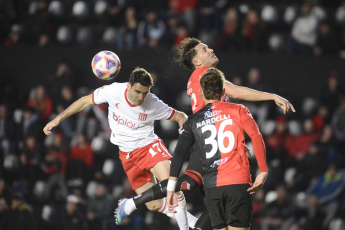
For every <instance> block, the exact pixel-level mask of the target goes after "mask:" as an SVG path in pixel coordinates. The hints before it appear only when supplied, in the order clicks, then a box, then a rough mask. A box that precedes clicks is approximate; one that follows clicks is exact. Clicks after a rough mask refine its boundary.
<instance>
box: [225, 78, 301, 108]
mask: <svg viewBox="0 0 345 230" xmlns="http://www.w3.org/2000/svg"><path fill="white" fill-rule="evenodd" d="M224 88H225V94H226V95H228V96H229V97H232V98H235V99H240V100H245V101H271V100H273V101H274V102H275V103H276V105H278V106H279V107H281V108H282V110H283V112H284V114H286V113H287V112H289V111H290V110H291V111H293V112H295V108H294V107H293V105H292V104H291V103H290V102H289V101H288V100H287V99H285V98H283V97H281V96H279V95H277V94H274V93H267V92H262V91H257V90H254V89H250V88H247V87H243V86H238V85H234V84H232V83H231V82H229V81H225V84H224Z"/></svg>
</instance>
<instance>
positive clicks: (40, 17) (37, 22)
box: [24, 0, 52, 43]
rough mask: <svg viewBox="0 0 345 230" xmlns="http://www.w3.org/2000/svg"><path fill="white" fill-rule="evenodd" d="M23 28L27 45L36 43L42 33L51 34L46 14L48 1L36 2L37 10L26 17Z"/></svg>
mask: <svg viewBox="0 0 345 230" xmlns="http://www.w3.org/2000/svg"><path fill="white" fill-rule="evenodd" d="M24 28H25V40H26V41H28V42H29V43H37V41H39V37H40V35H41V34H42V33H49V32H51V30H52V24H51V23H50V15H49V13H48V1H46V0H39V1H37V9H35V10H34V11H33V12H32V14H29V15H28V16H27V18H26V20H25V22H24Z"/></svg>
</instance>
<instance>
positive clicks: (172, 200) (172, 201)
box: [167, 190, 177, 213]
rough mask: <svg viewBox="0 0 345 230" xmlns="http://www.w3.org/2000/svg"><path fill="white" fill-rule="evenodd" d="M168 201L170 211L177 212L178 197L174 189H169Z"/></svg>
mask: <svg viewBox="0 0 345 230" xmlns="http://www.w3.org/2000/svg"><path fill="white" fill-rule="evenodd" d="M167 203H168V209H169V212H172V213H175V212H176V211H175V207H177V198H176V196H175V193H174V192H173V191H169V190H168V191H167Z"/></svg>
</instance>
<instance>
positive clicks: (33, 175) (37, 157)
mask: <svg viewBox="0 0 345 230" xmlns="http://www.w3.org/2000/svg"><path fill="white" fill-rule="evenodd" d="M43 151H44V149H43V146H42V143H41V142H37V140H36V138H35V137H34V136H27V137H26V138H25V140H24V149H23V151H22V153H21V154H20V163H21V167H22V169H21V170H20V171H21V173H22V177H23V178H25V179H26V180H27V182H28V184H29V191H30V192H31V191H33V187H34V184H35V182H36V180H38V179H42V178H43V177H42V174H43V172H42V170H41V167H40V166H41V164H42V162H43V157H44V152H43Z"/></svg>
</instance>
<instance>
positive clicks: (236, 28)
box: [0, 0, 345, 56]
mask: <svg viewBox="0 0 345 230" xmlns="http://www.w3.org/2000/svg"><path fill="white" fill-rule="evenodd" d="M341 3H342V1H340V0H334V1H326V0H324V1H323V0H320V1H317V0H312V1H309V2H306V3H304V4H301V2H300V1H293V0H291V1H283V2H281V1H280V3H279V4H278V3H276V2H275V1H265V2H264V3H263V2H261V1H249V4H246V3H243V2H241V1H230V0H217V1H207V0H188V1H186V0H169V1H156V0H148V1H135V0H126V1H124V0H85V1H83V0H79V1H77V0H68V1H60V0H37V1H36V0H35V1H33V0H25V1H22V0H12V1H1V2H0V15H1V17H0V25H1V26H0V42H1V43H2V44H3V45H4V46H16V45H21V44H31V45H35V46H38V47H46V46H52V45H81V46H88V45H110V46H113V47H116V48H117V49H119V50H130V49H138V48H140V47H145V46H147V47H151V48H154V47H157V46H167V47H173V46H174V45H176V44H178V43H179V42H180V41H181V40H183V39H184V38H185V37H189V36H194V37H198V38H200V39H202V40H203V41H205V42H206V43H207V44H210V45H211V46H212V47H215V48H216V49H230V50H239V51H260V52H262V51H269V50H273V51H280V52H285V53H287V54H296V53H307V54H312V55H315V56H320V55H340V51H341V50H343V49H344V48H345V41H344V36H343V35H344V24H345V8H344V6H343V5H341Z"/></svg>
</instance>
